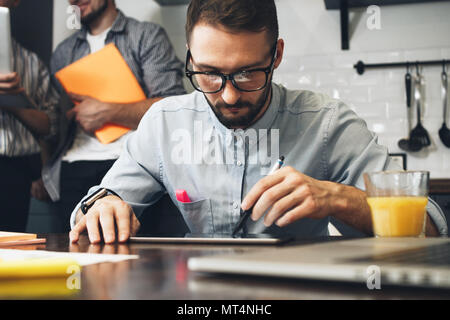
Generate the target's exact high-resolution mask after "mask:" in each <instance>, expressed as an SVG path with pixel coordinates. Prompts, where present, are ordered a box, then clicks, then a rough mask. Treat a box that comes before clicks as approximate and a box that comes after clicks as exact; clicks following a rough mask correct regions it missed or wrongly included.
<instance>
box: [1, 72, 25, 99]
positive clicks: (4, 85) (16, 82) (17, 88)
mask: <svg viewBox="0 0 450 320" xmlns="http://www.w3.org/2000/svg"><path fill="white" fill-rule="evenodd" d="M23 91H24V88H22V87H21V85H20V76H19V75H18V74H17V72H12V73H0V94H11V95H13V94H19V93H21V92H23Z"/></svg>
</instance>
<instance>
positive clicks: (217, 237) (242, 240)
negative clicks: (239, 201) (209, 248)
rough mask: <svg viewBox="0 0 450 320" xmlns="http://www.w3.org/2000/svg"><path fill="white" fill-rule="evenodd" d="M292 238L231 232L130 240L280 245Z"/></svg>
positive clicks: (141, 236)
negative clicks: (243, 234)
mask: <svg viewBox="0 0 450 320" xmlns="http://www.w3.org/2000/svg"><path fill="white" fill-rule="evenodd" d="M289 240H292V237H290V236H282V237H276V236H273V235H270V234H264V233H259V234H247V235H245V236H237V237H233V236H232V235H231V234H217V233H213V234H192V233H187V234H185V235H175V236H157V235H156V236H155V235H140V236H136V237H130V242H139V243H172V244H173V243H179V244H183V243H185V244H258V245H278V244H282V243H285V242H287V241H289Z"/></svg>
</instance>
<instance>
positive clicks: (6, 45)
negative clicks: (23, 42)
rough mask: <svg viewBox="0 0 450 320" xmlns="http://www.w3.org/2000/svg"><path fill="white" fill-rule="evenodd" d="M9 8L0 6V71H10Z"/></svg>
mask: <svg viewBox="0 0 450 320" xmlns="http://www.w3.org/2000/svg"><path fill="white" fill-rule="evenodd" d="M9 21H10V19H9V9H8V8H4V7H0V43H1V46H0V73H10V72H12V65H11V62H12V59H11V54H12V48H11V24H10V22H9Z"/></svg>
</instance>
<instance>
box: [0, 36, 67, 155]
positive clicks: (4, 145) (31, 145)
mask: <svg viewBox="0 0 450 320" xmlns="http://www.w3.org/2000/svg"><path fill="white" fill-rule="evenodd" d="M12 51H13V54H12V58H13V70H14V71H15V72H17V73H18V74H19V76H20V79H21V86H22V87H23V88H24V90H25V93H26V94H27V96H28V97H29V99H30V100H31V102H33V103H34V105H35V106H34V108H36V109H37V110H40V111H43V112H45V113H46V114H47V116H48V117H49V120H50V133H49V134H48V135H47V136H46V137H42V138H44V139H49V138H52V137H54V136H55V135H56V133H57V131H58V130H57V129H58V124H57V122H58V109H57V107H58V101H59V100H58V99H59V98H58V93H57V91H56V90H55V89H54V88H53V86H52V85H51V82H50V75H49V72H48V70H47V67H46V66H45V65H44V63H43V62H42V61H41V60H40V59H39V58H38V56H37V55H36V54H35V53H33V52H31V51H28V50H27V49H25V48H23V47H22V46H21V45H19V44H18V43H17V42H16V41H15V40H14V39H13V40H12ZM39 152H40V147H39V144H38V141H37V139H36V137H35V136H34V135H33V134H32V133H31V132H30V130H28V129H27V127H26V126H25V125H24V124H23V123H22V122H20V121H19V120H18V119H17V118H16V117H15V116H13V115H12V114H10V113H9V112H7V111H4V110H1V109H0V155H1V156H7V157H20V156H27V155H31V154H36V153H39Z"/></svg>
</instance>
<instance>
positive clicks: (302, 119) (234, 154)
mask: <svg viewBox="0 0 450 320" xmlns="http://www.w3.org/2000/svg"><path fill="white" fill-rule="evenodd" d="M272 93H273V94H272V100H271V103H270V106H269V108H268V109H267V110H266V112H265V113H264V115H263V116H262V117H261V118H260V119H259V120H258V121H257V122H256V123H254V124H253V125H252V126H250V127H249V128H247V129H245V130H240V129H238V130H233V129H228V128H227V127H225V126H224V125H223V124H222V123H221V122H220V121H219V120H218V119H217V117H216V116H215V114H214V112H213V111H212V109H211V108H210V106H209V104H208V102H207V101H206V98H205V97H204V95H203V94H202V93H200V92H194V93H191V94H188V95H184V96H175V97H170V98H166V99H164V100H161V101H160V102H158V103H156V104H154V105H153V106H152V107H151V108H150V109H149V111H148V112H147V113H146V114H145V116H144V117H143V118H142V120H141V122H140V124H139V127H138V129H137V131H136V132H134V133H133V134H131V135H130V137H129V138H128V139H127V141H126V143H125V147H124V150H123V151H122V154H121V156H120V158H119V159H118V160H117V161H116V162H115V164H114V165H113V167H112V168H111V169H110V171H109V172H108V173H107V174H106V176H105V177H104V179H103V181H102V182H101V185H100V186H95V187H92V188H91V189H90V190H89V193H88V195H90V194H91V193H93V192H94V191H96V190H98V189H99V188H100V187H102V188H107V189H110V190H113V191H114V192H116V193H117V194H118V195H119V196H120V197H121V198H122V199H123V200H125V201H126V202H128V203H129V204H130V205H131V206H132V208H133V210H134V212H135V214H136V216H137V217H138V218H139V217H140V216H141V215H142V213H143V212H144V209H145V208H147V207H148V206H149V205H151V204H153V203H155V202H156V201H157V200H158V199H159V198H160V197H161V196H162V195H163V194H164V193H165V192H167V193H168V194H169V196H170V197H171V199H172V201H173V202H174V203H175V204H176V205H177V206H178V208H179V210H180V212H181V214H182V215H183V217H184V220H185V221H186V224H187V226H188V227H189V228H190V230H191V232H192V233H213V232H215V233H231V232H232V230H233V228H234V226H235V225H236V223H237V222H238V220H239V216H240V206H241V201H242V199H243V198H244V197H245V195H246V194H247V193H248V192H249V191H250V189H251V188H252V187H253V186H254V185H255V184H256V182H257V181H258V180H260V179H261V178H263V177H264V176H265V175H267V174H268V172H269V171H270V169H271V167H272V165H273V164H274V163H275V162H276V161H277V159H278V157H279V156H281V155H283V156H284V157H285V165H287V166H292V167H293V168H295V169H297V170H298V171H300V172H302V173H304V174H306V175H308V176H311V177H313V178H315V179H319V180H328V181H333V182H337V183H342V184H346V185H351V186H355V187H357V188H360V189H364V183H363V178H362V174H363V173H364V172H368V171H382V170H387V169H389V170H399V169H401V168H398V167H395V166H396V165H395V164H394V163H393V162H390V161H389V156H388V150H387V148H386V147H384V146H381V145H379V144H378V143H377V137H376V135H375V134H374V133H372V132H370V131H369V130H368V129H367V126H366V123H365V122H364V121H363V120H362V119H360V118H358V116H357V115H356V114H355V113H354V112H353V111H352V110H350V108H349V107H348V106H346V105H345V104H344V103H343V102H341V101H338V100H335V99H331V98H329V97H328V96H326V95H323V94H317V93H313V92H310V91H290V90H287V89H286V88H284V87H282V86H280V85H276V84H272ZM176 190H185V191H186V192H187V195H188V197H189V198H190V200H191V202H187V203H186V202H180V201H178V200H177V197H176ZM429 207H433V208H431V209H430V208H429V210H432V211H434V212H435V214H434V216H436V217H437V218H436V217H433V220H434V221H436V219H438V220H439V219H444V220H443V221H444V222H445V218H444V216H443V213H442V211H440V209H439V208H438V207H436V206H434V204H432V203H430V205H429ZM78 208H79V205H78V206H77V208H75V210H74V211H73V213H72V217H71V225H72V227H73V226H74V222H75V213H76V211H77V209H78ZM146 212H147V211H146ZM328 222H329V218H324V219H320V220H318V219H309V218H304V219H300V220H298V221H295V222H294V223H292V224H290V225H288V226H286V227H284V228H279V227H277V226H275V225H273V226H271V227H269V228H267V227H265V226H264V224H263V219H260V220H259V221H257V222H253V221H251V220H250V219H249V221H248V223H247V226H248V232H249V233H261V232H264V233H271V234H274V235H277V234H280V233H288V234H293V235H300V236H321V235H322V236H323V235H327V234H328ZM444 224H445V227H444ZM444 228H445V230H444ZM440 229H441V230H440V231H441V232H446V223H442V226H441V227H440ZM161 232H164V230H161Z"/></svg>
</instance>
